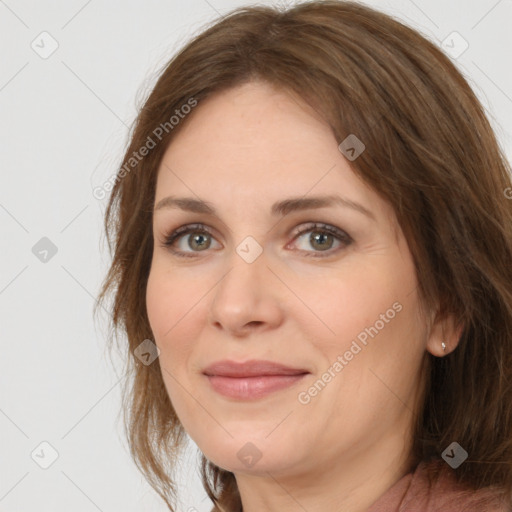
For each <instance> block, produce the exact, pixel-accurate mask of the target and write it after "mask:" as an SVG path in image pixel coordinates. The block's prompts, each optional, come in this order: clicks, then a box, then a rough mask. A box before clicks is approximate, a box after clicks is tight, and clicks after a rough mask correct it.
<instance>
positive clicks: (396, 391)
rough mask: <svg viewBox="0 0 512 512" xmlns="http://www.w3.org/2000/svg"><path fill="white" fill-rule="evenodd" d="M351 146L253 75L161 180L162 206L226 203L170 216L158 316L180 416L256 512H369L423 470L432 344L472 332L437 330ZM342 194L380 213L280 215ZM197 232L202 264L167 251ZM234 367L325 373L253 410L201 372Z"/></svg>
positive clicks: (162, 225)
mask: <svg viewBox="0 0 512 512" xmlns="http://www.w3.org/2000/svg"><path fill="white" fill-rule="evenodd" d="M339 142H340V141H337V140H336V139H335V137H334V135H333V134H332V132H331V130H330V128H329V126H328V125H327V124H326V123H325V122H324V121H323V120H322V119H321V118H320V117H319V116H318V115H317V114H316V113H315V112H314V111H313V110H312V109H311V108H310V107H309V106H308V105H306V104H305V103H303V102H302V100H300V99H299V98H297V97H295V96H294V95H291V94H290V93H287V92H284V91H280V90H277V89H273V88H271V87H270V86H269V85H267V84H265V83H264V82H250V83H247V84H244V85H241V86H238V87H236V88H233V89H230V90H227V91H223V92H221V93H217V94H216V95H214V96H212V97H211V98H209V99H207V100H205V101H204V102H201V103H200V104H199V105H198V106H197V107H196V109H195V110H194V111H193V112H192V113H191V114H189V118H188V119H187V120H186V124H185V125H184V126H183V127H182V130H181V131H180V132H178V134H177V136H176V138H175V139H174V140H173V142H172V144H171V145H170V146H169V147H168V148H167V151H166V153H165V155H164V157H163V159H162V163H161V165H160V168H159V170H158V180H157V187H156V194H155V205H156V204H158V203H159V201H160V200H161V199H163V198H165V197H167V196H170V195H173V196H177V197H192V198H194V199H198V198H200V199H202V200H204V201H208V202H209V203H211V204H212V205H213V206H214V207H215V209H216V210H217V215H210V214H204V213H193V212H188V211H183V210H181V209H179V208H162V209H158V210H156V211H155V212H154V218H153V235H154V241H155V243H154V251H153V259H152V264H151V271H150V274H149V281H148V284H147V297H146V298H147V310H148V316H149V320H150V325H151V328H152V331H153V334H154V339H155V343H156V344H157V346H158V347H159V349H160V351H161V353H160V366H161V368H162V376H163V380H164V383H165V386H166V390H167V392H168V394H169V397H170V399H171V401H172V403H173V406H174V408H175V410H176V412H177V415H178V417H179V418H180V421H181V422H182V424H183V426H184V428H185V430H186V431H187V433H188V434H189V435H190V437H191V438H192V439H193V440H194V441H195V443H196V444H197V445H198V447H199V448H200V449H201V451H202V452H203V453H204V455H205V456H206V457H207V458H208V459H209V460H211V461H212V462H214V463H215V464H216V465H218V466H219V467H221V468H224V469H227V470H229V471H231V472H233V473H234V474H235V476H236V480H237V484H238V487H239V490H240V494H241V498H242V503H243V509H244V512H256V511H261V510H266V511H269V512H272V511H281V510H288V511H292V512H293V511H301V512H303V511H304V510H308V512H316V511H322V512H324V511H325V510H344V511H351V512H363V511H365V510H366V509H367V508H368V507H369V506H370V505H371V504H372V503H374V502H375V501H376V500H377V498H378V497H379V496H381V495H382V494H383V493H384V492H385V491H386V490H387V489H389V488H390V487H391V486H392V485H393V484H394V483H395V482H396V481H398V480H399V479H400V478H401V477H402V476H403V475H404V474H406V473H407V472H408V471H409V470H410V469H411V468H410V442H411V425H412V422H413V420H414V413H413V411H415V410H416V407H417V404H418V399H419V396H420V393H421V389H422V382H423V380H422V373H421V368H422V363H423V360H424V357H425V355H426V351H429V352H431V353H432V354H434V355H436V356H442V355H443V351H442V348H441V341H445V343H446V344H447V350H446V354H447V353H449V352H450V351H451V350H453V349H454V348H455V345H456V342H457V339H458V336H459V335H460V331H457V332H456V331H455V329H454V327H453V323H452V322H451V318H449V317H448V318H444V319H443V320H442V321H441V320H439V319H438V318H437V317H435V316H431V318H430V320H432V323H431V324H430V323H429V322H427V320H428V319H427V318H426V316H425V315H424V314H423V313H422V309H421V307H420V300H419V296H418V294H417V281H416V273H415V269H414V265H413V260H412V257H411V254H410V252H409V249H408V245H407V242H406V240H405V239H404V236H403V233H402V230H401V229H400V227H399V226H398V224H397V222H396V219H395V216H394V213H393V209H392V207H391V205H389V204H387V203H386V202H384V201H383V200H382V199H381V198H380V196H378V195H377V193H376V192H375V191H373V190H372V189H370V188H369V187H368V186H367V185H365V184H364V183H363V182H362V181H361V180H360V179H359V178H358V177H357V176H356V175H355V174H354V172H353V171H352V170H351V167H350V164H351V162H350V161H349V160H347V159H346V158H345V157H344V155H343V154H342V153H341V152H340V150H339V149H338V144H339ZM363 142H364V141H363ZM333 193H335V194H337V195H340V196H343V197H345V198H348V199H350V200H351V201H355V202H357V203H360V204H361V205H363V206H364V207H366V208H367V209H368V210H370V211H371V212H372V214H373V216H374V217H375V219H371V218H369V217H367V216H365V215H364V214H362V213H360V212H359V211H356V210H354V209H351V208H347V207H343V206H339V205H334V206H329V207H322V208H318V209H308V210H303V211H293V212H290V213H288V214H286V215H285V216H272V215H271V213H270V208H271V205H272V204H273V203H274V202H276V201H280V200H283V199H286V198H289V197H304V196H306V197H311V196H317V195H332V194H333ZM310 222H320V223H325V224H328V225H331V226H335V227H338V228H339V229H341V230H343V231H344V232H345V233H347V234H348V235H349V236H350V237H351V240H352V241H351V242H350V243H348V244H345V243H343V241H339V240H338V239H337V238H336V237H330V236H329V234H328V233H327V239H326V240H325V239H324V245H323V246H322V245H321V244H320V245H318V244H315V241H314V240H313V241H312V240H311V239H310V236H311V235H314V234H315V233H316V234H317V236H318V229H316V228H312V229H310V230H309V231H308V232H306V234H303V235H301V236H300V237H299V238H297V237H296V235H295V232H294V229H295V228H297V227H299V228H300V227H302V226H305V225H306V226H307V224H308V223H310ZM193 223H202V224H204V225H205V226H207V227H208V228H210V230H211V231H212V235H211V236H210V235H209V234H206V235H205V237H206V238H203V239H202V240H201V239H200V241H199V245H198V244H196V245H194V234H195V235H196V236H197V235H200V234H201V233H192V234H188V235H187V234H185V235H182V236H181V238H178V240H177V241H175V243H174V249H175V250H181V251H182V252H185V253H186V254H192V255H193V257H190V258H188V257H180V256H178V255H177V254H175V253H173V252H171V250H170V249H169V248H168V247H165V246H164V245H163V242H164V240H165V237H166V235H168V234H169V233H170V232H171V231H173V230H175V229H176V228H179V227H181V226H184V225H187V224H193ZM322 233H325V232H324V231H322V230H320V235H321V234H322ZM247 236H251V237H253V238H254V239H255V240H256V241H257V243H258V244H259V246H260V247H261V248H262V249H263V252H262V253H261V254H260V255H259V257H257V258H256V259H255V261H253V262H252V263H248V262H247V261H245V260H244V259H242V257H241V256H240V255H239V254H238V253H237V252H236V248H237V246H239V244H240V243H241V242H242V241H243V240H244V239H245V238H246V237H247ZM201 242H203V245H201ZM205 242H206V244H205ZM208 243H210V245H209V247H208ZM205 245H206V248H205V249H203V250H201V248H202V247H204V246H205ZM322 247H325V248H326V249H327V250H322ZM251 250H253V249H251ZM326 254H327V255H326ZM308 255H309V256H308ZM315 256H316V257H315ZM395 303H398V304H399V305H401V309H400V311H399V312H396V314H395V315H394V318H392V319H389V318H388V317H386V318H387V319H388V321H387V322H384V327H383V328H381V329H379V330H378V334H376V335H374V337H368V340H367V344H366V345H363V344H362V343H359V345H360V346H361V350H360V351H359V352H358V353H357V355H354V356H353V358H352V359H351V360H350V361H346V359H345V362H346V363H347V364H346V365H344V366H343V369H342V370H341V371H338V372H336V371H334V372H332V373H334V375H335V376H334V377H332V378H331V380H330V382H328V383H327V384H326V385H325V386H324V387H323V388H322V389H321V391H320V392H318V393H317V394H316V395H315V396H314V397H311V399H310V401H309V402H308V403H301V402H300V401H299V399H298V395H299V393H300V392H304V391H307V390H308V389H309V388H310V387H311V386H313V384H314V383H315V382H318V380H319V379H321V378H322V375H323V374H325V372H326V371H327V370H328V369H329V368H331V369H332V367H333V363H335V362H336V361H337V360H338V359H337V358H338V356H340V355H341V356H342V357H343V355H344V354H345V352H346V351H347V350H349V348H350V347H351V344H352V342H353V341H354V340H356V339H357V336H358V335H359V334H360V333H361V332H362V331H364V329H365V328H368V327H370V326H374V325H375V324H376V321H377V320H379V319H381V318H382V317H381V315H383V314H384V315H385V314H386V311H388V310H389V309H390V308H392V305H393V304H395ZM220 359H232V360H236V361H246V360H249V359H268V360H272V361H277V362H281V363H283V364H286V365H288V366H292V367H300V368H306V369H307V370H308V371H309V372H310V374H308V375H307V376H306V377H304V379H303V380H302V381H301V382H300V383H298V384H296V385H293V386H292V387H289V388H286V389H284V390H280V391H277V392H275V393H272V394H270V395H268V396H266V397H264V398H261V399H258V400H252V401H240V400H235V399H230V398H226V397H223V396H221V395H219V394H217V393H216V392H215V391H214V390H212V388H211V386H210V384H209V381H208V380H207V378H206V377H205V376H204V375H203V374H202V370H203V369H204V368H205V367H206V366H208V365H209V364H211V363H213V362H214V361H218V360H220ZM338 361H339V360H338ZM303 396H304V395H303ZM248 442H250V443H252V444H253V445H254V446H255V447H256V448H253V450H254V451H255V452H256V450H257V452H256V453H258V454H260V455H261V458H260V459H259V460H258V461H257V462H256V463H255V464H254V465H252V466H250V467H249V465H248V463H247V462H246V461H244V460H242V459H241V458H239V457H238V456H237V453H238V452H239V450H240V449H242V448H243V447H244V446H245V450H249V448H247V446H246V443H248Z"/></svg>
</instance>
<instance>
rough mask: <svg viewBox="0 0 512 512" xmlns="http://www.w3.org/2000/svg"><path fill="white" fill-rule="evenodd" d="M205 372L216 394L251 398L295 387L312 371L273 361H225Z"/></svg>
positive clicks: (211, 366)
mask: <svg viewBox="0 0 512 512" xmlns="http://www.w3.org/2000/svg"><path fill="white" fill-rule="evenodd" d="M203 373H204V374H205V375H206V376H207V377H208V380H209V382H210V384H211V386H212V388H213V389H214V390H215V391H216V392H217V393H220V394H221V395H224V396H227V397H230V398H237V399H242V400H249V399H257V398H262V397H264V396H266V395H268V394H270V393H273V392H274V391H278V390H280V389H284V388H287V387H289V386H292V385H293V384H295V383H296V382H298V381H299V380H301V379H302V378H303V377H304V376H305V375H306V374H308V373H310V372H309V371H308V370H305V369H303V368H291V367H289V366H284V365H282V364H279V363H274V362H272V361H262V360H252V361H247V362H245V363H237V362H235V361H227V360H224V361H218V362H216V363H214V364H212V365H210V366H208V367H207V368H206V369H205V370H204V371H203Z"/></svg>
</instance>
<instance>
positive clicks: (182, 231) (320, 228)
mask: <svg viewBox="0 0 512 512" xmlns="http://www.w3.org/2000/svg"><path fill="white" fill-rule="evenodd" d="M310 231H317V232H320V233H328V234H330V235H333V236H334V237H335V238H336V239H337V240H338V241H340V242H341V243H342V247H338V248H337V249H328V250H326V251H302V252H305V256H306V257H313V258H326V257H328V256H331V255H332V254H334V253H336V252H338V251H339V250H341V249H342V248H343V247H347V246H349V245H350V244H351V243H352V242H353V239H352V238H351V237H350V235H348V234H347V233H345V232H344V231H342V230H341V229H339V228H337V227H335V226H330V225H329V224H324V223H318V222H310V223H308V224H306V225H305V226H302V227H301V228H300V229H297V230H296V231H295V233H294V234H293V237H294V238H293V241H295V240H296V239H298V238H299V237H300V236H302V235H304V234H305V233H308V232H310ZM191 233H199V234H207V235H210V236H212V237H213V233H212V232H211V231H210V230H209V229H208V228H207V227H206V226H205V225H204V224H188V225H186V226H182V227H180V228H178V229H176V230H174V231H171V232H170V233H169V234H167V235H166V236H165V237H164V242H163V243H162V245H161V246H162V247H163V248H165V249H169V250H170V251H171V252H172V253H173V254H175V255H176V256H178V257H184V258H195V257H197V255H198V254H199V253H201V252H203V251H192V252H190V253H189V252H184V251H177V250H175V249H173V247H172V246H173V245H174V243H175V241H176V240H178V239H179V238H181V237H182V236H184V235H188V234H191ZM311 252H312V253H313V254H308V253H311ZM322 253H324V254H325V255H324V254H322Z"/></svg>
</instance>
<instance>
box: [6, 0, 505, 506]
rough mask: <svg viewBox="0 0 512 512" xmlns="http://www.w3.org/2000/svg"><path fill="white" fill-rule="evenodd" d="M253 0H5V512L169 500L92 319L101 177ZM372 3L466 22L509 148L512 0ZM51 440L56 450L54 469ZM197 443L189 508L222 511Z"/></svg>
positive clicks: (470, 53)
mask: <svg viewBox="0 0 512 512" xmlns="http://www.w3.org/2000/svg"><path fill="white" fill-rule="evenodd" d="M251 3H255V2H241V1H235V0H233V1H228V0H208V1H206V0H190V1H188V2H180V1H178V0H166V1H164V0H151V1H146V2H142V1H135V0H130V1H123V2H121V1H114V0H107V1H105V0H103V1H101V0H89V1H85V0H73V1H67V2H64V1H60V2H59V1H47V2H36V1H35V0H32V1H14V0H5V1H2V0H0V48H1V50H0V51H1V60H0V62H1V67H0V141H1V144H2V146H1V151H0V172H1V180H2V181H1V184H2V185H1V187H0V225H1V230H2V236H1V243H2V247H1V250H0V322H1V349H2V351H1V352H2V356H1V357H0V447H1V448H0V511H1V512H14V511H16V512H25V511H35V510H37V511H38V512H50V511H51V512H58V511H68V510H74V511H77V512H80V511H84V512H94V511H97V510H100V511H103V512H106V511H119V510H123V511H126V512H130V511H141V510H144V511H145V512H146V511H155V512H156V511H164V510H167V509H166V507H164V505H163V502H162V501H161V500H160V498H158V496H157V495H156V494H155V493H154V492H153V491H152V490H151V489H150V488H149V486H148V485H147V484H146V483H145V482H144V481H143V479H142V477H141V476H140V475H139V473H138V471H137V470H136V468H135V466H134V464H133V463H132V461H131V459H130V457H129V455H128V451H127V444H126V441H125V439H124V438H123V435H122V428H121V420H120V418H121V416H120V412H119V409H120V397H121V395H120V386H121V382H120V378H121V377H120V372H119V371H118V370H116V369H115V368H113V367H112V365H111V363H110V361H109V359H108V358H107V357H106V355H107V353H106V351H105V325H106V323H105V322H104V321H103V323H102V322H100V321H98V322H96V324H95V323H94V321H93V318H92V307H93V305H94V302H95V296H96V295H97V293H98V291H99V285H100V282H101V279H102V277H103V275H104V273H105V271H106V269H107V265H108V260H109V257H108V252H107V249H106V245H105V244H104V242H103V232H102V217H103V212H104V208H105V206H106V203H107V199H106V198H105V199H102V200H99V199H96V198H95V197H94V195H93V189H94V187H97V186H101V185H102V184H103V183H104V182H105V181H106V180H107V179H108V178H109V177H110V176H112V174H113V173H115V171H116V165H117V164H119V162H120V159H121V157H122V154H123V149H124V147H125V144H126V142H127V136H128V130H129V126H130V124H131V123H132V121H133V119H134V117H135V115H136V109H137V106H138V102H139V101H140V100H141V98H143V97H144V95H145V93H146V91H147V90H148V88H150V87H151V85H152V84H154V81H155V79H156V73H157V71H158V69H160V67H161V66H162V65H163V64H164V63H165V62H166V61H167V60H168V59H169V58H170V56H171V55H172V54H173V52H175V51H176V50H177V49H178V48H179V47H180V46H181V45H183V44H184V43H185V42H186V41H187V40H188V39H189V38H190V37H191V36H192V35H194V34H196V33H197V32H199V31H200V29H201V27H202V26H204V25H205V24H206V23H207V22H209V21H211V20H212V19H214V18H215V17H217V16H219V15H220V14H224V13H226V11H228V10H229V9H232V8H234V7H237V6H240V5H248V4H251ZM260 3H266V4H271V3H272V2H260ZM276 3H279V4H281V5H286V4H290V3H291V2H276ZM364 3H367V4H369V5H373V6H376V7H379V8H381V9H382V10H384V11H386V12H389V13H391V14H394V15H396V16H397V17H399V18H401V19H403V20H404V21H406V22H407V23H408V24H409V25H411V26H413V27H415V28H417V29H418V30H420V31H421V32H422V33H423V34H425V35H427V36H428V37H429V38H430V39H432V40H435V41H437V42H438V43H439V45H442V44H443V43H442V42H443V41H445V40H446V38H447V37H448V36H450V34H452V32H454V31H456V32H458V33H459V34H460V36H461V37H462V38H463V40H465V41H467V44H468V45H469V47H468V48H467V50H466V51H464V53H462V54H461V55H458V56H454V57H453V58H454V60H456V62H457V64H458V66H459V69H461V71H462V72H463V73H464V75H465V76H466V77H467V79H468V80H469V82H470V84H471V85H472V87H473V88H474V90H475V91H476V93H477V95H478V96H479V98H480V100H481V101H482V102H483V104H484V106H485V108H486V109H487V112H488V114H489V117H490V119H491V122H492V124H493V126H494V128H495V130H496V133H497V135H498V137H499V139H500V142H501V144H502V146H503V147H504V148H505V149H506V151H507V154H508V156H509V158H510V157H511V156H512V71H511V70H512V66H511V59H510V50H511V49H512V35H511V34H512V30H511V29H512V26H511V25H512V23H511V22H512V1H511V0H501V1H497V0H479V1H476V0H472V1H467V0H457V1H450V2H448V1H446V0H436V1H429V2H427V1H425V0H416V1H415V2H413V1H411V0H389V1H381V2H379V1H366V2H364ZM42 32H47V33H48V34H50V35H41V33H42ZM453 37H454V36H450V38H452V40H453V41H454V43H453V46H454V50H452V51H455V52H457V53H459V52H460V51H461V50H462V49H463V48H464V47H463V46H462V45H464V41H463V40H462V39H460V38H458V36H455V37H456V39H453ZM448 41H450V39H448ZM52 44H53V45H57V44H58V47H57V49H56V50H55V51H54V52H53V53H52V54H51V55H49V53H50V52H51V50H52ZM44 237H46V238H47V239H49V241H51V242H49V241H48V240H46V239H45V240H43V241H41V239H42V238H44ZM34 247H35V248H34ZM48 247H50V249H48ZM51 247H54V250H55V249H56V250H57V252H56V253H55V254H52V250H51ZM45 248H46V249H47V250H49V252H48V253H47V254H46V253H44V252H41V251H43V250H44V249H45ZM41 258H43V259H44V258H46V261H41ZM116 364H117V363H116ZM117 366H118V367H119V365H117ZM42 442H47V443H50V445H51V446H52V447H53V449H55V450H56V451H57V452H58V454H59V455H58V458H57V459H56V460H55V462H53V464H52V465H51V466H50V467H48V468H47V469H43V468H42V467H41V464H43V465H44V464H49V463H50V462H51V461H52V458H51V457H52V448H49V447H48V446H47V445H41V443H42ZM196 450H197V449H196V447H195V445H194V444H193V443H191V444H190V447H189V450H188V451H187V456H188V457H187V458H186V459H185V460H184V461H183V469H182V470H181V471H180V474H181V477H182V481H181V484H180V485H181V489H182V493H181V503H180V505H179V510H180V511H188V510H189V509H190V512H192V511H193V509H192V508H191V507H194V508H195V509H196V510H197V511H199V512H202V511H207V510H208V511H209V510H210V504H209V500H208V499H205V496H206V495H205V493H204V491H203V490H202V487H201V484H200V482H199V478H198V473H197V469H196V468H197V464H196V461H197V460H198V457H197V452H196Z"/></svg>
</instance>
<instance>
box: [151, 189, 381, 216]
mask: <svg viewBox="0 0 512 512" xmlns="http://www.w3.org/2000/svg"><path fill="white" fill-rule="evenodd" d="M329 206H343V207H345V208H351V209H353V210H356V211H358V212H359V213H362V214H363V215H366V216H367V217H369V218H370V219H372V220H374V221H376V220H377V219H376V218H375V215H374V214H373V213H372V212H371V211H370V210H368V209H367V208H365V207H364V206H363V205H362V204H359V203H356V202H355V201H351V200H350V199H347V198H344V197H340V196H335V195H330V196H312V197H291V198H289V199H284V200H282V201H278V202H276V203H274V204H273V205H272V208H271V210H270V211H271V214H272V215H273V216H278V215H280V216H285V215H287V214H289V213H291V212H294V211H300V210H310V209H315V208H326V207H329ZM169 208H179V209H181V210H184V211H188V212H193V213H202V214H205V215H217V211H216V209H215V207H214V206H213V205H212V204H211V203H209V202H208V201H203V200H201V199H195V198H193V197H174V196H168V197H164V198H163V199H161V200H160V201H159V202H158V203H157V204H156V206H155V208H154V210H153V211H154V212H156V211H158V210H162V209H169Z"/></svg>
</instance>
